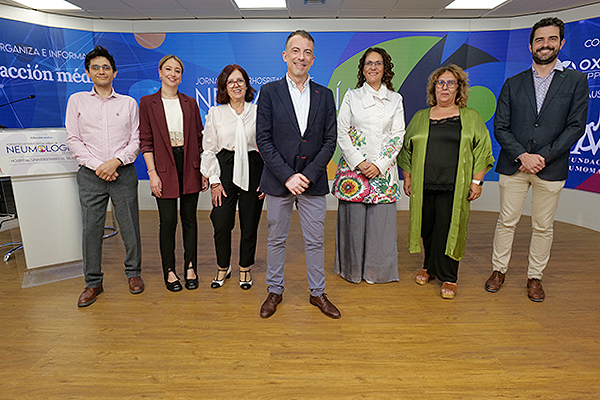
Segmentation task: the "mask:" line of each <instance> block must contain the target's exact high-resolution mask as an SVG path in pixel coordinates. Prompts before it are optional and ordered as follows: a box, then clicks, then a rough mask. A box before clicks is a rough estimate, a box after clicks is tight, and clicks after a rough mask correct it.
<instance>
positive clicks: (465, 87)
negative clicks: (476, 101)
mask: <svg viewBox="0 0 600 400" xmlns="http://www.w3.org/2000/svg"><path fill="white" fill-rule="evenodd" d="M446 71H450V72H452V74H454V77H455V78H456V82H457V83H458V88H457V89H456V99H455V100H454V104H456V105H457V106H459V107H466V106H467V100H469V90H471V89H469V75H467V73H466V72H465V71H464V70H463V69H462V68H461V67H459V66H458V65H455V64H450V65H446V66H444V67H440V68H438V69H436V70H435V71H433V72H432V73H431V75H429V81H428V82H427V103H428V104H429V105H430V106H431V107H433V106H435V105H437V98H436V97H435V85H436V82H437V81H438V79H439V78H440V76H441V75H442V74H443V73H444V72H446Z"/></svg>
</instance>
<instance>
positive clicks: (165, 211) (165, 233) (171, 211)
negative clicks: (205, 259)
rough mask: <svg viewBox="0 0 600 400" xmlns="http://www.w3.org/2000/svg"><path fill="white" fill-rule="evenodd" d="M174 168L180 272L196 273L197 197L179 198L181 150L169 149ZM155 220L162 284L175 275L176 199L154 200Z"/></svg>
mask: <svg viewBox="0 0 600 400" xmlns="http://www.w3.org/2000/svg"><path fill="white" fill-rule="evenodd" d="M173 156H174V157H175V166H176V167H177V176H178V178H179V215H180V217H181V228H182V233H183V258H184V262H183V268H184V276H185V269H186V268H187V267H188V266H189V265H190V263H191V264H192V269H193V270H194V272H196V263H197V258H198V224H197V220H196V209H197V207H198V195H199V193H189V194H183V147H173ZM156 204H157V206H158V216H159V220H160V229H159V243H160V258H161V260H162V269H163V276H164V279H165V283H166V282H167V277H168V275H169V271H173V272H175V233H176V231H177V199H161V198H156Z"/></svg>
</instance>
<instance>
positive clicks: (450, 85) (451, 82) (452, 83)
mask: <svg viewBox="0 0 600 400" xmlns="http://www.w3.org/2000/svg"><path fill="white" fill-rule="evenodd" d="M457 83H458V82H456V81H455V80H452V79H449V80H447V81H443V80H441V79H440V80H439V81H437V82H436V83H435V84H436V85H437V87H439V88H443V87H444V85H446V86H448V89H453V88H454V87H455V86H456V84H457Z"/></svg>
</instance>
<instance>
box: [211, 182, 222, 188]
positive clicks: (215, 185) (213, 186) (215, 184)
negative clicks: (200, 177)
mask: <svg viewBox="0 0 600 400" xmlns="http://www.w3.org/2000/svg"><path fill="white" fill-rule="evenodd" d="M219 185H220V183H211V184H210V187H211V188H216V187H217V186H219Z"/></svg>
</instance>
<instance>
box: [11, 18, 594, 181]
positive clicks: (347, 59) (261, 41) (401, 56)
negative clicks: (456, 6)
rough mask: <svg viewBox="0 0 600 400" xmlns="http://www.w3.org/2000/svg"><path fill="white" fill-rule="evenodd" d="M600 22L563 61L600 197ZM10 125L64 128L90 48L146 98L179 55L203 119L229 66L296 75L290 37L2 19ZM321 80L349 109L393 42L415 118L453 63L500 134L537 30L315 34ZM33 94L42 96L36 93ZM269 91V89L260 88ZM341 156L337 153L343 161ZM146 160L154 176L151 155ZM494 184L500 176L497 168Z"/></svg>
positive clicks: (584, 171)
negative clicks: (351, 95)
mask: <svg viewBox="0 0 600 400" xmlns="http://www.w3.org/2000/svg"><path fill="white" fill-rule="evenodd" d="M599 23H600V19H598V18H596V19H589V20H584V21H577V22H572V23H568V24H567V25H566V37H565V39H566V43H565V46H564V47H563V49H562V50H561V52H560V55H559V58H560V60H561V61H562V63H563V65H564V66H565V67H567V68H573V69H577V70H579V71H583V72H584V73H586V74H587V76H588V80H589V84H590V93H589V97H590V107H589V114H588V123H587V126H586V130H585V134H584V135H583V136H582V137H581V139H580V140H579V141H578V143H576V144H575V145H574V146H573V147H572V149H571V163H570V173H569V179H568V180H567V184H566V186H567V187H569V188H576V189H580V190H586V191H591V192H596V193H600V154H599V153H598V148H599V147H600V133H599V132H598V130H599V129H598V128H599V126H600V52H599V51H598V50H599V49H600V26H599ZM0 28H1V32H2V34H1V36H0V105H2V104H5V103H9V102H13V101H15V100H20V99H24V100H22V101H18V102H16V103H14V104H10V105H6V106H3V107H1V108H0V124H1V125H4V126H6V127H9V128H30V127H62V126H64V117H65V109H66V103H67V99H68V98H69V96H70V95H71V94H72V93H75V92H78V91H84V90H90V89H91V87H92V84H91V81H90V79H89V78H88V77H87V76H86V74H85V68H84V58H85V54H86V53H87V52H89V51H90V50H92V49H93V47H94V46H95V45H97V44H100V45H102V46H104V47H106V48H107V49H108V50H109V51H110V52H111V53H112V54H113V56H114V57H115V61H116V64H117V69H118V75H117V77H116V78H115V80H114V88H115V90H116V91H117V92H119V93H122V94H128V95H130V96H132V97H133V98H135V99H136V100H138V101H139V99H140V98H141V97H142V96H145V95H147V94H151V93H154V92H156V91H157V90H158V89H159V88H160V80H159V78H158V72H157V71H158V61H159V60H160V59H161V58H162V57H163V56H164V55H166V54H175V55H177V56H178V57H179V58H180V59H182V61H183V63H184V65H185V73H184V75H183V79H182V83H181V85H180V88H179V89H180V91H181V92H183V93H186V94H188V95H190V96H193V97H195V98H196V100H197V101H198V104H199V107H200V111H201V114H202V117H203V118H204V117H205V116H206V114H207V112H208V109H209V108H210V107H212V106H215V105H216V101H215V97H216V79H217V76H218V75H219V72H220V71H221V70H222V68H223V67H224V66H225V65H228V64H239V65H241V66H243V67H244V68H245V69H246V71H247V72H248V74H249V75H250V78H251V84H252V86H253V87H254V88H255V89H257V90H260V87H261V86H262V85H263V84H265V83H267V82H270V81H273V80H277V79H280V78H282V77H283V76H284V74H285V71H286V64H285V63H284V62H283V59H282V54H281V53H282V51H283V47H284V43H285V39H286V37H287V35H288V34H287V33H271V32H251V33H169V34H164V33H154V34H132V33H101V32H86V31H81V30H74V29H63V28H49V27H45V26H40V25H35V24H29V23H23V22H18V21H12V20H5V19H0ZM313 36H314V38H315V42H316V44H315V57H316V59H315V62H314V65H313V67H312V69H311V70H310V73H311V77H312V78H313V79H314V80H315V81H317V82H319V83H321V84H324V85H327V86H329V88H331V89H332V90H333V92H334V94H335V98H336V102H337V104H338V105H339V104H340V103H341V100H342V98H343V96H344V93H345V92H346V90H348V89H349V88H353V87H355V86H356V74H357V64H358V59H359V58H360V56H361V54H362V52H363V51H364V50H365V49H366V48H368V47H371V46H380V47H384V48H385V49H386V50H387V51H388V52H389V53H390V54H391V56H392V59H393V62H394V65H395V67H394V72H395V74H396V75H395V77H394V81H393V83H394V87H395V88H397V89H398V91H399V92H400V93H401V94H402V96H403V97H404V105H405V109H406V119H407V123H408V121H409V120H410V118H411V117H412V115H413V114H414V113H415V112H416V111H417V110H419V109H421V108H425V107H426V103H425V85H426V81H427V77H428V75H429V74H430V73H431V71H433V70H434V69H435V68H437V67H439V66H440V65H443V64H446V63H448V62H453V63H456V64H458V65H460V66H461V67H463V68H465V69H466V71H467V72H468V73H469V79H470V84H471V89H472V90H471V93H470V97H469V106H470V107H473V108H475V109H477V110H478V111H479V113H480V114H481V115H482V117H483V118H484V120H485V121H486V123H487V126H488V129H489V130H490V133H491V134H492V142H493V146H494V155H495V156H497V155H498V152H499V147H498V144H497V143H496V141H495V140H494V139H493V116H494V112H495V107H496V99H497V97H498V95H499V93H500V90H501V89H502V85H503V83H504V81H505V80H506V78H508V77H510V76H513V75H515V74H517V73H519V72H521V71H523V70H525V69H527V68H530V67H531V53H530V52H529V48H528V41H529V29H516V30H503V31H482V32H400V31H399V32H314V33H313ZM32 96H35V97H33V98H31V97H32ZM259 96H260V92H259ZM334 160H335V161H337V158H334ZM136 163H138V164H139V167H140V168H138V171H139V174H140V178H141V179H147V176H146V175H145V165H144V163H143V160H142V158H141V157H139V158H138V160H137V161H136ZM486 179H487V180H497V179H498V177H497V174H495V173H494V172H490V173H488V175H487V176H486Z"/></svg>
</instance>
